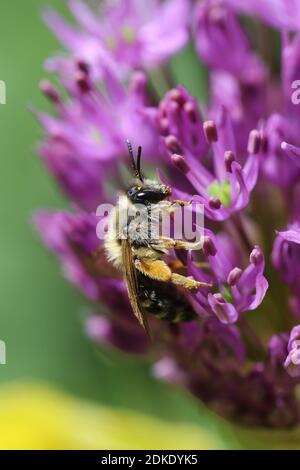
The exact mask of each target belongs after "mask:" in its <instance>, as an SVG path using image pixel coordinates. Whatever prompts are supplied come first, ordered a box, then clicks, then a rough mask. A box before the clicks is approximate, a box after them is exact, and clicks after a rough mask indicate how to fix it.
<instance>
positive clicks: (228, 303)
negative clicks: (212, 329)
mask: <svg viewBox="0 0 300 470" xmlns="http://www.w3.org/2000/svg"><path fill="white" fill-rule="evenodd" d="M224 238H225V237H224V235H223V237H222V236H220V235H219V236H218V237H215V236H213V234H210V236H206V237H205V241H204V246H203V250H204V253H205V254H207V258H208V262H209V265H210V268H211V272H212V278H211V282H212V283H213V285H214V286H218V292H217V293H216V294H212V293H209V294H208V296H207V300H206V301H207V303H208V305H207V306H206V311H209V310H210V309H211V311H212V313H213V314H214V315H216V316H217V317H218V319H219V320H220V322H221V323H225V324H226V323H235V322H236V321H237V320H238V318H239V315H240V314H241V313H242V312H247V311H250V310H255V309H256V308H257V307H258V306H259V305H260V304H261V303H262V301H263V299H264V297H265V294H266V292H267V289H268V281H267V280H266V278H265V277H264V275H263V272H264V267H265V261H264V255H263V253H262V250H261V248H260V247H259V246H256V247H255V248H254V249H253V250H252V252H251V254H250V257H249V262H250V264H249V265H248V266H247V267H246V268H244V269H243V267H242V266H241V264H240V259H241V257H239V256H238V252H237V251H238V250H237V247H236V246H235V245H234V243H232V242H231V241H230V240H226V238H225V239H224ZM208 246H209V250H207V247H208ZM212 246H213V247H214V249H213V250H212V249H211V247H212ZM235 252H236V253H235ZM233 253H235V256H233ZM234 258H235V259H234ZM190 270H191V274H193V275H194V276H195V278H196V279H197V277H198V276H199V274H200V273H199V270H198V273H197V272H196V269H195V268H193V265H192V263H191V264H190ZM200 278H201V276H199V279H200ZM195 298H196V300H197V301H199V305H200V306H201V307H202V308H203V305H204V301H205V299H204V295H203V293H202V292H198V293H197V294H195Z"/></svg>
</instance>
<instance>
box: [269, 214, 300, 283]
mask: <svg viewBox="0 0 300 470" xmlns="http://www.w3.org/2000/svg"><path fill="white" fill-rule="evenodd" d="M272 261H273V264H274V266H275V267H276V269H277V270H278V272H279V273H280V276H281V277H282V279H283V280H284V281H285V282H286V283H287V284H291V285H293V284H295V283H296V282H298V281H299V280H300V225H299V224H298V223H294V224H293V225H290V226H288V227H287V230H285V231H283V232H277V236H276V239H275V242H274V245H273V251H272Z"/></svg>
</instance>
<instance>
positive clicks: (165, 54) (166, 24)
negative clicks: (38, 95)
mask: <svg viewBox="0 0 300 470" xmlns="http://www.w3.org/2000/svg"><path fill="white" fill-rule="evenodd" d="M69 8H70V10H71V13H72V14H73V16H74V17H75V18H76V20H77V21H78V23H79V25H80V28H79V29H78V28H75V27H74V26H71V25H69V24H68V23H66V22H65V21H64V20H63V19H62V18H61V17H60V16H59V15H58V14H57V13H56V12H55V11H53V10H48V11H47V12H46V13H45V20H46V22H47V24H48V25H49V26H50V27H51V29H52V30H53V31H54V33H55V34H56V35H57V36H58V37H59V39H60V40H61V41H62V43H63V44H64V46H65V47H67V48H68V49H69V50H70V51H71V53H72V54H73V56H74V57H80V58H81V59H83V60H84V61H86V62H87V63H88V64H89V65H93V66H94V67H95V77H96V78H99V76H101V67H102V64H103V63H106V64H107V65H111V66H112V67H113V68H114V69H115V71H119V72H121V73H128V72H130V71H131V69H137V68H144V67H146V68H148V67H155V66H157V65H160V64H162V63H163V62H165V61H166V60H167V59H168V58H169V57H170V56H172V55H173V54H174V53H176V52H178V51H179V50H180V49H181V48H182V47H183V46H184V45H185V44H186V42H187V40H188V12H189V1H188V0H167V1H165V2H163V3H162V4H160V2H158V1H157V0H147V5H142V4H141V2H140V1H138V0H114V1H113V2H111V1H108V0H107V1H105V2H104V5H101V9H100V7H99V11H93V10H92V9H90V8H89V7H88V6H87V5H86V4H85V3H84V2H83V1H80V0H71V1H69ZM58 60H59V59H58ZM56 61H57V59H56ZM52 63H53V62H52Z"/></svg>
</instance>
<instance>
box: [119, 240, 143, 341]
mask: <svg viewBox="0 0 300 470" xmlns="http://www.w3.org/2000/svg"><path fill="white" fill-rule="evenodd" d="M122 257H123V265H124V278H125V282H126V286H127V291H128V297H129V301H130V304H131V307H132V310H133V313H134V315H135V316H136V318H137V319H138V321H139V322H140V324H141V325H142V326H143V328H144V329H145V331H146V332H147V333H148V334H149V328H148V323H147V320H146V318H145V315H144V313H143V310H142V308H141V306H140V303H139V300H138V280H137V275H136V268H135V266H134V262H133V259H132V250H131V245H130V243H129V242H128V240H122Z"/></svg>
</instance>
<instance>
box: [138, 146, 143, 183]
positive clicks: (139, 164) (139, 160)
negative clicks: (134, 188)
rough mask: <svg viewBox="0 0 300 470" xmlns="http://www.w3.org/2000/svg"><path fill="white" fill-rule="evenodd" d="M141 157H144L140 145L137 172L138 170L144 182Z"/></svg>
mask: <svg viewBox="0 0 300 470" xmlns="http://www.w3.org/2000/svg"><path fill="white" fill-rule="evenodd" d="M141 159H142V147H141V146H139V148H138V153H137V172H138V175H139V178H140V180H141V181H142V182H143V176H142V172H141Z"/></svg>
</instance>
